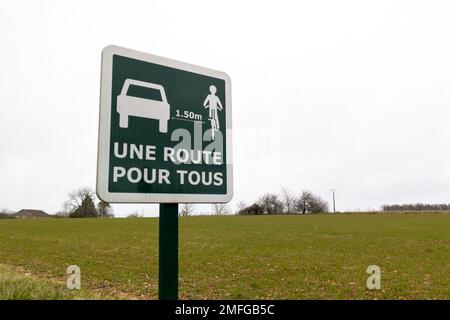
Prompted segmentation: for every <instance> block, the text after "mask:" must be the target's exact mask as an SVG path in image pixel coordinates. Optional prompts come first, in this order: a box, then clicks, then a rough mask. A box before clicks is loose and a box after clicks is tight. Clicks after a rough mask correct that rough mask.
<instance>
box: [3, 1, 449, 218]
mask: <svg viewBox="0 0 450 320" xmlns="http://www.w3.org/2000/svg"><path fill="white" fill-rule="evenodd" d="M449 16H450V3H449V2H448V1H430V0H427V1H411V0H408V1H393V0H390V1H361V0H359V1H292V2H284V1H269V2H264V1H255V2H253V3H250V2H249V1H236V2H234V4H232V3H231V1H220V2H219V1H216V2H213V1H176V2H175V1H148V0H146V1H130V0H128V1H104V2H101V1H60V0H59V1H2V2H1V3H0V28H1V35H2V36H1V51H0V97H1V101H0V106H1V115H0V137H1V138H0V150H1V156H0V207H6V208H9V209H11V210H19V209H21V208H36V209H43V210H45V211H47V212H49V213H54V212H56V211H58V210H60V209H61V204H62V202H63V201H64V200H65V198H66V196H67V193H68V192H69V191H71V190H73V189H76V188H78V187H80V186H89V187H92V188H94V187H95V181H96V161H97V132H98V115H99V113H98V109H99V91H100V90H99V84H100V54H101V50H102V49H103V48H104V47H105V46H107V45H110V44H115V45H119V46H123V47H127V48H131V49H135V50H139V51H143V52H148V53H152V54H156V55H159V56H164V57H168V58H172V59H176V60H181V61H184V62H188V63H192V64H196V65H201V66H205V67H209V68H212V69H216V70H221V71H225V72H227V73H228V74H229V75H230V77H231V80H232V89H233V90H232V92H233V96H232V100H233V127H234V130H235V133H234V141H233V143H234V190H235V192H234V198H233V201H232V203H231V204H232V207H233V208H235V204H236V203H237V202H238V201H241V200H243V201H245V202H247V203H248V204H250V203H251V202H253V201H255V200H256V199H257V198H258V197H259V196H260V195H261V194H263V193H266V192H279V191H280V190H281V187H282V186H284V187H286V188H289V189H291V190H292V191H293V192H298V193H299V192H300V191H301V190H305V189H307V190H311V191H312V192H314V193H316V194H318V195H320V196H322V197H323V198H324V199H326V200H327V201H329V202H331V191H330V190H331V189H332V188H335V189H336V190H337V191H336V200H337V209H338V210H342V211H343V210H357V209H360V210H367V209H369V208H372V209H377V208H379V207H380V205H382V204H385V203H409V202H430V203H435V202H438V203H441V202H446V203H448V202H450V148H449V141H450V130H449V123H450V109H449V106H450V42H449V32H450V19H449ZM208 209H209V206H197V211H204V210H208ZM134 210H138V211H139V212H142V210H144V213H145V215H154V214H155V213H156V212H157V206H156V205H115V206H114V211H115V214H116V215H117V216H125V215H127V214H129V213H130V212H132V211H134Z"/></svg>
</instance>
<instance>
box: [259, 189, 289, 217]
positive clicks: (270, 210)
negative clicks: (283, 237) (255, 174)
mask: <svg viewBox="0 0 450 320" xmlns="http://www.w3.org/2000/svg"><path fill="white" fill-rule="evenodd" d="M257 204H258V205H259V206H260V207H261V208H262V210H263V212H264V214H281V213H283V204H282V203H281V201H280V200H279V199H278V195H277V194H273V193H266V194H265V195H263V196H262V197H261V198H259V200H258V202H257Z"/></svg>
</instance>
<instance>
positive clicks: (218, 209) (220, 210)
mask: <svg viewBox="0 0 450 320" xmlns="http://www.w3.org/2000/svg"><path fill="white" fill-rule="evenodd" d="M211 207H212V212H213V214H215V215H216V216H222V215H225V214H228V213H229V212H230V209H229V208H228V206H227V205H226V203H213V205H212V206H211Z"/></svg>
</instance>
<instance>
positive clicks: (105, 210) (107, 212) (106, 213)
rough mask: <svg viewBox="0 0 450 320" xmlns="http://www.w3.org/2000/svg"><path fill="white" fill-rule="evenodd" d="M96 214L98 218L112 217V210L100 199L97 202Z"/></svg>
mask: <svg viewBox="0 0 450 320" xmlns="http://www.w3.org/2000/svg"><path fill="white" fill-rule="evenodd" d="M97 211H98V216H99V217H100V218H112V217H114V214H113V210H112V208H111V206H110V205H109V203H108V202H105V201H103V200H100V202H99V203H98V204H97Z"/></svg>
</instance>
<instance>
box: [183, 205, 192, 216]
mask: <svg viewBox="0 0 450 320" xmlns="http://www.w3.org/2000/svg"><path fill="white" fill-rule="evenodd" d="M193 212H194V205H193V204H192V203H183V204H181V206H180V216H181V217H187V216H190V215H191V214H192V213H193Z"/></svg>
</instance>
